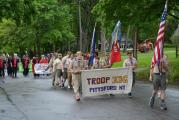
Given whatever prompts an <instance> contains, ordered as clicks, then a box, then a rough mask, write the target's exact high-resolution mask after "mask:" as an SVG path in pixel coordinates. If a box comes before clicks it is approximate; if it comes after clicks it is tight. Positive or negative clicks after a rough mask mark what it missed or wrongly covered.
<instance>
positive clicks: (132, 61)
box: [123, 51, 137, 97]
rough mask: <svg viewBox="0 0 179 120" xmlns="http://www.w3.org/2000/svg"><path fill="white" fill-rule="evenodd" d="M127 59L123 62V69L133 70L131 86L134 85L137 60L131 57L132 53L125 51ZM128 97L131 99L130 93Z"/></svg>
mask: <svg viewBox="0 0 179 120" xmlns="http://www.w3.org/2000/svg"><path fill="white" fill-rule="evenodd" d="M126 54H127V56H128V58H127V59H125V60H124V63H123V67H129V68H132V70H133V80H132V86H134V84H135V72H136V71H135V69H136V67H137V60H136V59H135V58H134V57H133V56H132V51H127V53H126ZM128 95H129V97H132V93H131V92H130V93H129V94H128Z"/></svg>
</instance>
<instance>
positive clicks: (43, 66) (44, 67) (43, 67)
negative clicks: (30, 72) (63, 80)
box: [34, 63, 50, 74]
mask: <svg viewBox="0 0 179 120" xmlns="http://www.w3.org/2000/svg"><path fill="white" fill-rule="evenodd" d="M34 71H35V73H36V74H50V70H49V69H48V64H47V63H38V64H35V67H34Z"/></svg>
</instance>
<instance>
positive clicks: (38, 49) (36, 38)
mask: <svg viewBox="0 0 179 120" xmlns="http://www.w3.org/2000/svg"><path fill="white" fill-rule="evenodd" d="M35 40H36V42H35V43H36V48H37V54H38V57H39V58H40V39H39V33H38V32H36V34H35Z"/></svg>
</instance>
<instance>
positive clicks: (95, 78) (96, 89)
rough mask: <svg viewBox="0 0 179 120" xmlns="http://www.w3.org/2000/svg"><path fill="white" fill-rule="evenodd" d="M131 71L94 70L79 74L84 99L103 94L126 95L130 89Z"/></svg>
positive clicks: (124, 69) (126, 69) (120, 69)
mask: <svg viewBox="0 0 179 120" xmlns="http://www.w3.org/2000/svg"><path fill="white" fill-rule="evenodd" d="M132 77H133V76H132V69H129V68H118V69H116V68H115V69H114V68H111V69H95V70H84V71H82V73H81V79H82V94H83V96H84V97H89V96H98V95H104V94H127V93H129V92H131V88H132Z"/></svg>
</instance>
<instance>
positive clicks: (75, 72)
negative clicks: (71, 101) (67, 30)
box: [70, 51, 84, 101]
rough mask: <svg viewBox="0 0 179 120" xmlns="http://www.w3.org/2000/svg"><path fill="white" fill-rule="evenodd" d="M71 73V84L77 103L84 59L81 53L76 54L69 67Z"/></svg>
mask: <svg viewBox="0 0 179 120" xmlns="http://www.w3.org/2000/svg"><path fill="white" fill-rule="evenodd" d="M70 68H71V71H72V82H73V90H74V93H75V99H76V100H77V101H79V100H80V91H79V88H80V84H81V70H83V69H84V59H83V56H82V52H81V51H78V52H77V57H75V58H74V59H73V61H72V64H71V65H70Z"/></svg>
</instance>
